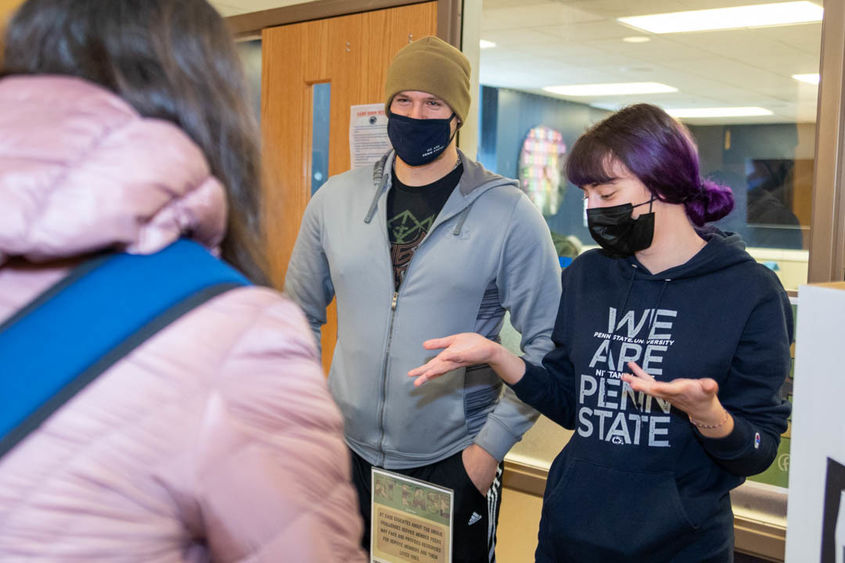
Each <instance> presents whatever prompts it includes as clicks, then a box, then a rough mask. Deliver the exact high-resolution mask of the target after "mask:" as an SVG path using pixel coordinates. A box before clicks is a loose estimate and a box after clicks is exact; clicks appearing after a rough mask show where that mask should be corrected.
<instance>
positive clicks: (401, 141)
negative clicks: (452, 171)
mask: <svg viewBox="0 0 845 563" xmlns="http://www.w3.org/2000/svg"><path fill="white" fill-rule="evenodd" d="M453 117H455V114H454V113H452V115H450V116H449V117H448V118H446V119H414V118H413V117H407V116H404V115H398V114H395V113H393V112H392V111H391V112H388V121H387V136H388V138H389V139H390V144H391V145H393V149H394V150H395V151H396V154H398V155H399V158H401V159H402V161H403V162H404V163H405V164H408V165H410V166H422V165H423V164H428V163H429V162H432V161H433V160H434V159H436V158H437V157H438V156H440V155H441V154H443V151H445V150H446V147H448V146H449V143H451V142H452V138H453V137H454V134H453V133H452V132H451V122H452V118H453ZM455 132H457V129H456V130H455Z"/></svg>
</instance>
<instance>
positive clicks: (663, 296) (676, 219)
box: [410, 104, 792, 563]
mask: <svg viewBox="0 0 845 563" xmlns="http://www.w3.org/2000/svg"><path fill="white" fill-rule="evenodd" d="M566 171H567V176H568V177H569V180H570V181H571V182H572V183H574V184H575V185H577V186H579V187H580V188H581V189H582V190H583V191H584V197H585V199H586V200H587V208H588V209H587V221H588V225H589V229H590V233H591V234H592V236H593V238H594V239H595V240H596V242H597V243H598V244H599V246H600V247H601V248H600V249H598V250H594V251H590V252H586V253H585V254H582V255H581V256H579V257H578V258H577V259H576V260H575V261H574V262H573V263H572V265H570V266H569V267H568V268H566V270H564V273H563V296H562V297H561V301H560V308H559V310H558V316H557V322H556V325H555V329H554V333H553V340H554V342H555V346H556V347H555V349H554V350H553V351H551V352H550V353H549V354H548V355H547V356H546V357H545V359H544V360H543V363H542V365H532V364H530V363H527V362H524V361H523V360H522V359H521V358H518V357H517V356H515V355H513V354H511V353H510V352H508V351H507V350H506V349H505V348H503V347H502V346H501V345H499V344H497V343H495V342H492V341H490V340H487V339H485V338H482V337H481V336H479V335H477V334H470V333H464V334H458V335H453V336H448V337H445V338H440V339H435V340H430V341H428V342H426V343H425V347H426V348H427V349H431V350H434V349H440V348H445V349H444V350H443V351H442V352H440V353H439V354H438V355H437V356H436V357H435V358H433V359H432V360H431V361H429V362H428V363H427V364H425V365H424V366H421V367H419V368H417V369H415V370H413V371H411V372H410V375H412V376H416V377H418V379H417V382H416V383H417V384H418V385H419V384H422V383H423V382H425V381H427V380H429V379H432V378H434V377H438V376H440V375H442V374H444V373H447V372H449V371H451V370H453V369H456V368H458V367H461V366H467V365H474V364H479V363H489V364H490V365H491V366H492V367H493V369H494V370H495V371H496V373H497V374H498V375H499V376H500V377H501V378H502V379H503V380H504V381H505V383H507V384H508V385H509V386H510V387H511V388H512V389H513V390H514V391H515V392H516V394H517V395H518V396H519V398H520V399H522V400H523V401H524V402H526V403H528V404H529V405H531V406H533V407H535V408H536V409H537V410H539V411H540V412H541V413H543V414H544V415H546V416H547V417H549V418H550V419H552V420H554V421H555V422H557V423H558V424H560V425H562V426H564V427H565V428H569V429H573V430H575V433H574V435H573V437H572V439H571V440H570V441H569V443H568V444H567V445H566V447H565V448H564V449H563V451H562V452H561V453H560V454H559V455H558V456H557V458H556V459H555V461H554V463H553V464H552V467H551V469H550V470H549V476H548V480H547V486H546V492H545V495H544V499H543V513H542V519H541V522H540V532H539V545H538V547H537V552H536V560H537V561H577V562H579V563H580V562H591V561H597V562H598V561H602V562H603V561H678V562H686V561H695V562H700V561H714V562H715V561H731V560H732V559H733V514H732V511H731V505H730V497H729V492H730V490H731V489H733V488H734V487H736V486H738V485H739V484H741V483H742V482H743V481H744V479H745V477H746V476H748V475H753V474H755V473H760V472H761V471H764V470H765V469H766V468H767V467H768V466H769V465H770V464H771V462H772V461H773V459H774V457H775V455H776V453H777V447H778V443H779V439H780V435H781V433H782V432H783V431H784V430H786V426H787V416H788V415H789V411H790V407H789V404H788V403H786V402H785V401H783V400H781V398H780V396H779V389H780V387H781V385H782V383H783V381H784V378H785V377H786V375H787V374H788V372H789V364H790V359H789V346H790V342H791V340H792V312H791V308H790V304H789V299H788V298H787V295H786V293H785V292H784V290H783V287H782V286H781V284H780V282H779V281H778V279H777V277H776V276H775V275H774V274H773V273H772V272H771V271H770V270H768V269H767V268H765V267H764V266H762V265H759V264H757V263H756V262H755V261H754V259H753V258H752V257H751V256H750V255H749V254H748V253H747V252H746V251H745V249H744V244H743V242H742V241H741V240H740V239H739V237H737V236H736V235H733V234H726V233H723V232H721V231H720V230H718V229H716V228H715V227H712V226H708V225H707V223H708V222H709V221H715V220H717V219H720V218H721V217H724V216H725V215H727V214H728V213H729V212H730V210H731V209H732V208H733V196H732V195H731V192H730V190H729V189H728V188H725V187H723V186H719V185H717V184H714V183H712V182H709V181H707V180H703V179H702V178H701V177H700V173H699V165H698V155H697V150H696V147H695V144H694V142H693V140H692V137H691V135H690V133H689V132H688V131H687V130H686V128H685V127H684V126H683V125H681V124H680V123H678V122H676V121H675V120H674V119H672V118H671V117H670V116H669V115H667V114H666V113H665V112H664V111H663V110H661V109H660V108H657V107H655V106H652V105H647V104H638V105H634V106H630V107H627V108H625V109H623V110H621V111H619V112H617V113H615V114H613V115H611V116H610V117H608V118H607V119H605V120H604V121H602V122H600V123H598V124H597V125H595V126H594V127H593V128H591V129H590V130H589V131H587V132H586V133H585V134H584V135H583V136H582V137H581V138H579V139H578V141H577V142H576V143H575V145H574V147H573V149H572V152H571V154H570V155H569V159H568V161H567V167H566Z"/></svg>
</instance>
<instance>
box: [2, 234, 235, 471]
mask: <svg viewBox="0 0 845 563" xmlns="http://www.w3.org/2000/svg"><path fill="white" fill-rule="evenodd" d="M248 284H249V281H247V279H246V278H244V277H243V276H242V275H241V274H240V273H238V272H237V271H235V270H234V269H233V268H231V267H229V266H227V265H226V264H224V263H223V262H221V261H220V260H218V259H216V258H214V257H213V256H212V255H211V254H209V252H208V251H207V250H205V249H204V248H203V247H202V246H200V245H199V244H197V243H194V242H191V241H188V240H179V241H177V242H175V243H173V244H172V245H170V246H168V247H167V248H165V249H164V250H162V251H160V252H157V253H156V254H151V255H145V256H142V255H130V254H112V255H106V256H100V257H98V258H94V259H92V260H90V261H88V262H85V263H84V264H82V265H81V266H79V267H77V268H76V269H74V270H73V271H72V272H71V273H70V274H69V275H68V276H67V277H66V278H64V279H63V280H61V281H60V282H59V283H57V284H56V285H54V286H53V287H51V288H49V289H48V290H47V291H45V292H44V293H42V294H41V295H40V296H38V297H37V298H36V299H35V300H34V301H32V302H31V303H30V304H28V305H27V306H26V307H24V308H23V309H21V310H20V311H18V312H17V313H16V314H15V315H13V316H12V317H11V318H10V319H8V320H7V321H5V322H4V323H3V324H2V325H0V366H2V367H0V456H3V455H4V454H5V453H6V452H8V451H9V450H11V449H12V448H13V447H14V446H15V445H17V444H18V443H19V442H20V441H21V440H23V439H24V438H25V437H26V436H27V435H28V434H29V433H30V432H32V431H33V430H35V429H36V428H38V426H40V425H41V423H42V422H44V420H46V419H47V418H48V417H49V416H50V415H51V414H52V413H53V412H54V411H55V410H56V409H58V408H59V407H60V406H62V405H63V404H64V403H65V402H67V401H68V400H70V399H71V398H72V397H73V396H74V395H76V393H78V392H79V391H81V390H82V389H83V388H85V386H86V385H88V384H89V383H91V382H92V381H94V380H95V379H96V378H97V376H99V375H100V374H101V373H103V372H104V371H106V370H107V369H108V368H109V367H111V366H112V365H114V364H115V363H116V362H117V361H118V360H120V359H121V358H123V357H124V356H126V355H127V354H129V353H130V352H131V351H132V350H134V349H135V348H137V347H138V346H140V345H141V344H142V343H143V342H145V341H146V340H147V339H149V338H150V337H151V336H153V335H154V334H155V333H157V332H158V331H159V330H161V329H163V328H164V327H166V326H167V325H169V324H170V323H172V322H173V321H175V320H176V319H177V318H179V317H180V316H182V315H183V314H185V313H186V312H188V311H190V310H191V309H193V308H194V307H197V306H198V305H201V304H202V303H204V302H206V301H208V300H209V299H211V298H212V297H214V296H216V295H219V294H221V293H223V292H225V291H227V290H229V289H232V288H234V287H240V286H244V285H248Z"/></svg>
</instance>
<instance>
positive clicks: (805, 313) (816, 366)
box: [786, 283, 845, 563]
mask: <svg viewBox="0 0 845 563" xmlns="http://www.w3.org/2000/svg"><path fill="white" fill-rule="evenodd" d="M798 300H799V302H800V303H801V305H800V307H799V308H798V328H797V334H796V339H795V341H796V349H795V384H794V389H793V401H792V405H793V412H792V444H791V445H792V451H791V456H790V457H791V461H790V467H789V501H788V508H787V528H786V561H787V563H805V562H809V561H819V562H821V563H828V562H830V563H840V562H842V561H843V559H845V506H842V503H843V502H845V494H843V491H845V363H844V362H843V358H845V283H835V284H818V285H805V286H801V288H800V289H799V291H798ZM837 532H838V533H837Z"/></svg>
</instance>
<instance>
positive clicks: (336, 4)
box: [226, 0, 463, 49]
mask: <svg viewBox="0 0 845 563" xmlns="http://www.w3.org/2000/svg"><path fill="white" fill-rule="evenodd" d="M430 1H431V0H315V1H313V2H306V3H303V4H294V5H293V6H282V7H281V8H271V9H269V10H262V11H260V12H252V13H249V14H241V15H238V16H230V17H228V18H226V21H227V22H228V24H229V27H230V29H231V30H232V32H233V33H234V34H235V35H236V36H237V37H250V36H256V35H258V34H260V33H261V30H262V29H265V28H267V27H275V26H279V25H285V24H289V23H299V22H305V21H311V20H321V19H325V18H332V17H336V16H346V15H349V14H358V13H361V12H370V11H373V10H381V9H384V8H396V7H398V6H408V5H410V4H421V3H423V2H430ZM435 1H436V2H437V36H438V37H440V38H441V39H443V40H444V41H446V42H448V43H450V44H451V45H454V46H455V47H457V48H458V49H460V48H461V23H462V22H461V17H462V14H463V1H462V0H435Z"/></svg>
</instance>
